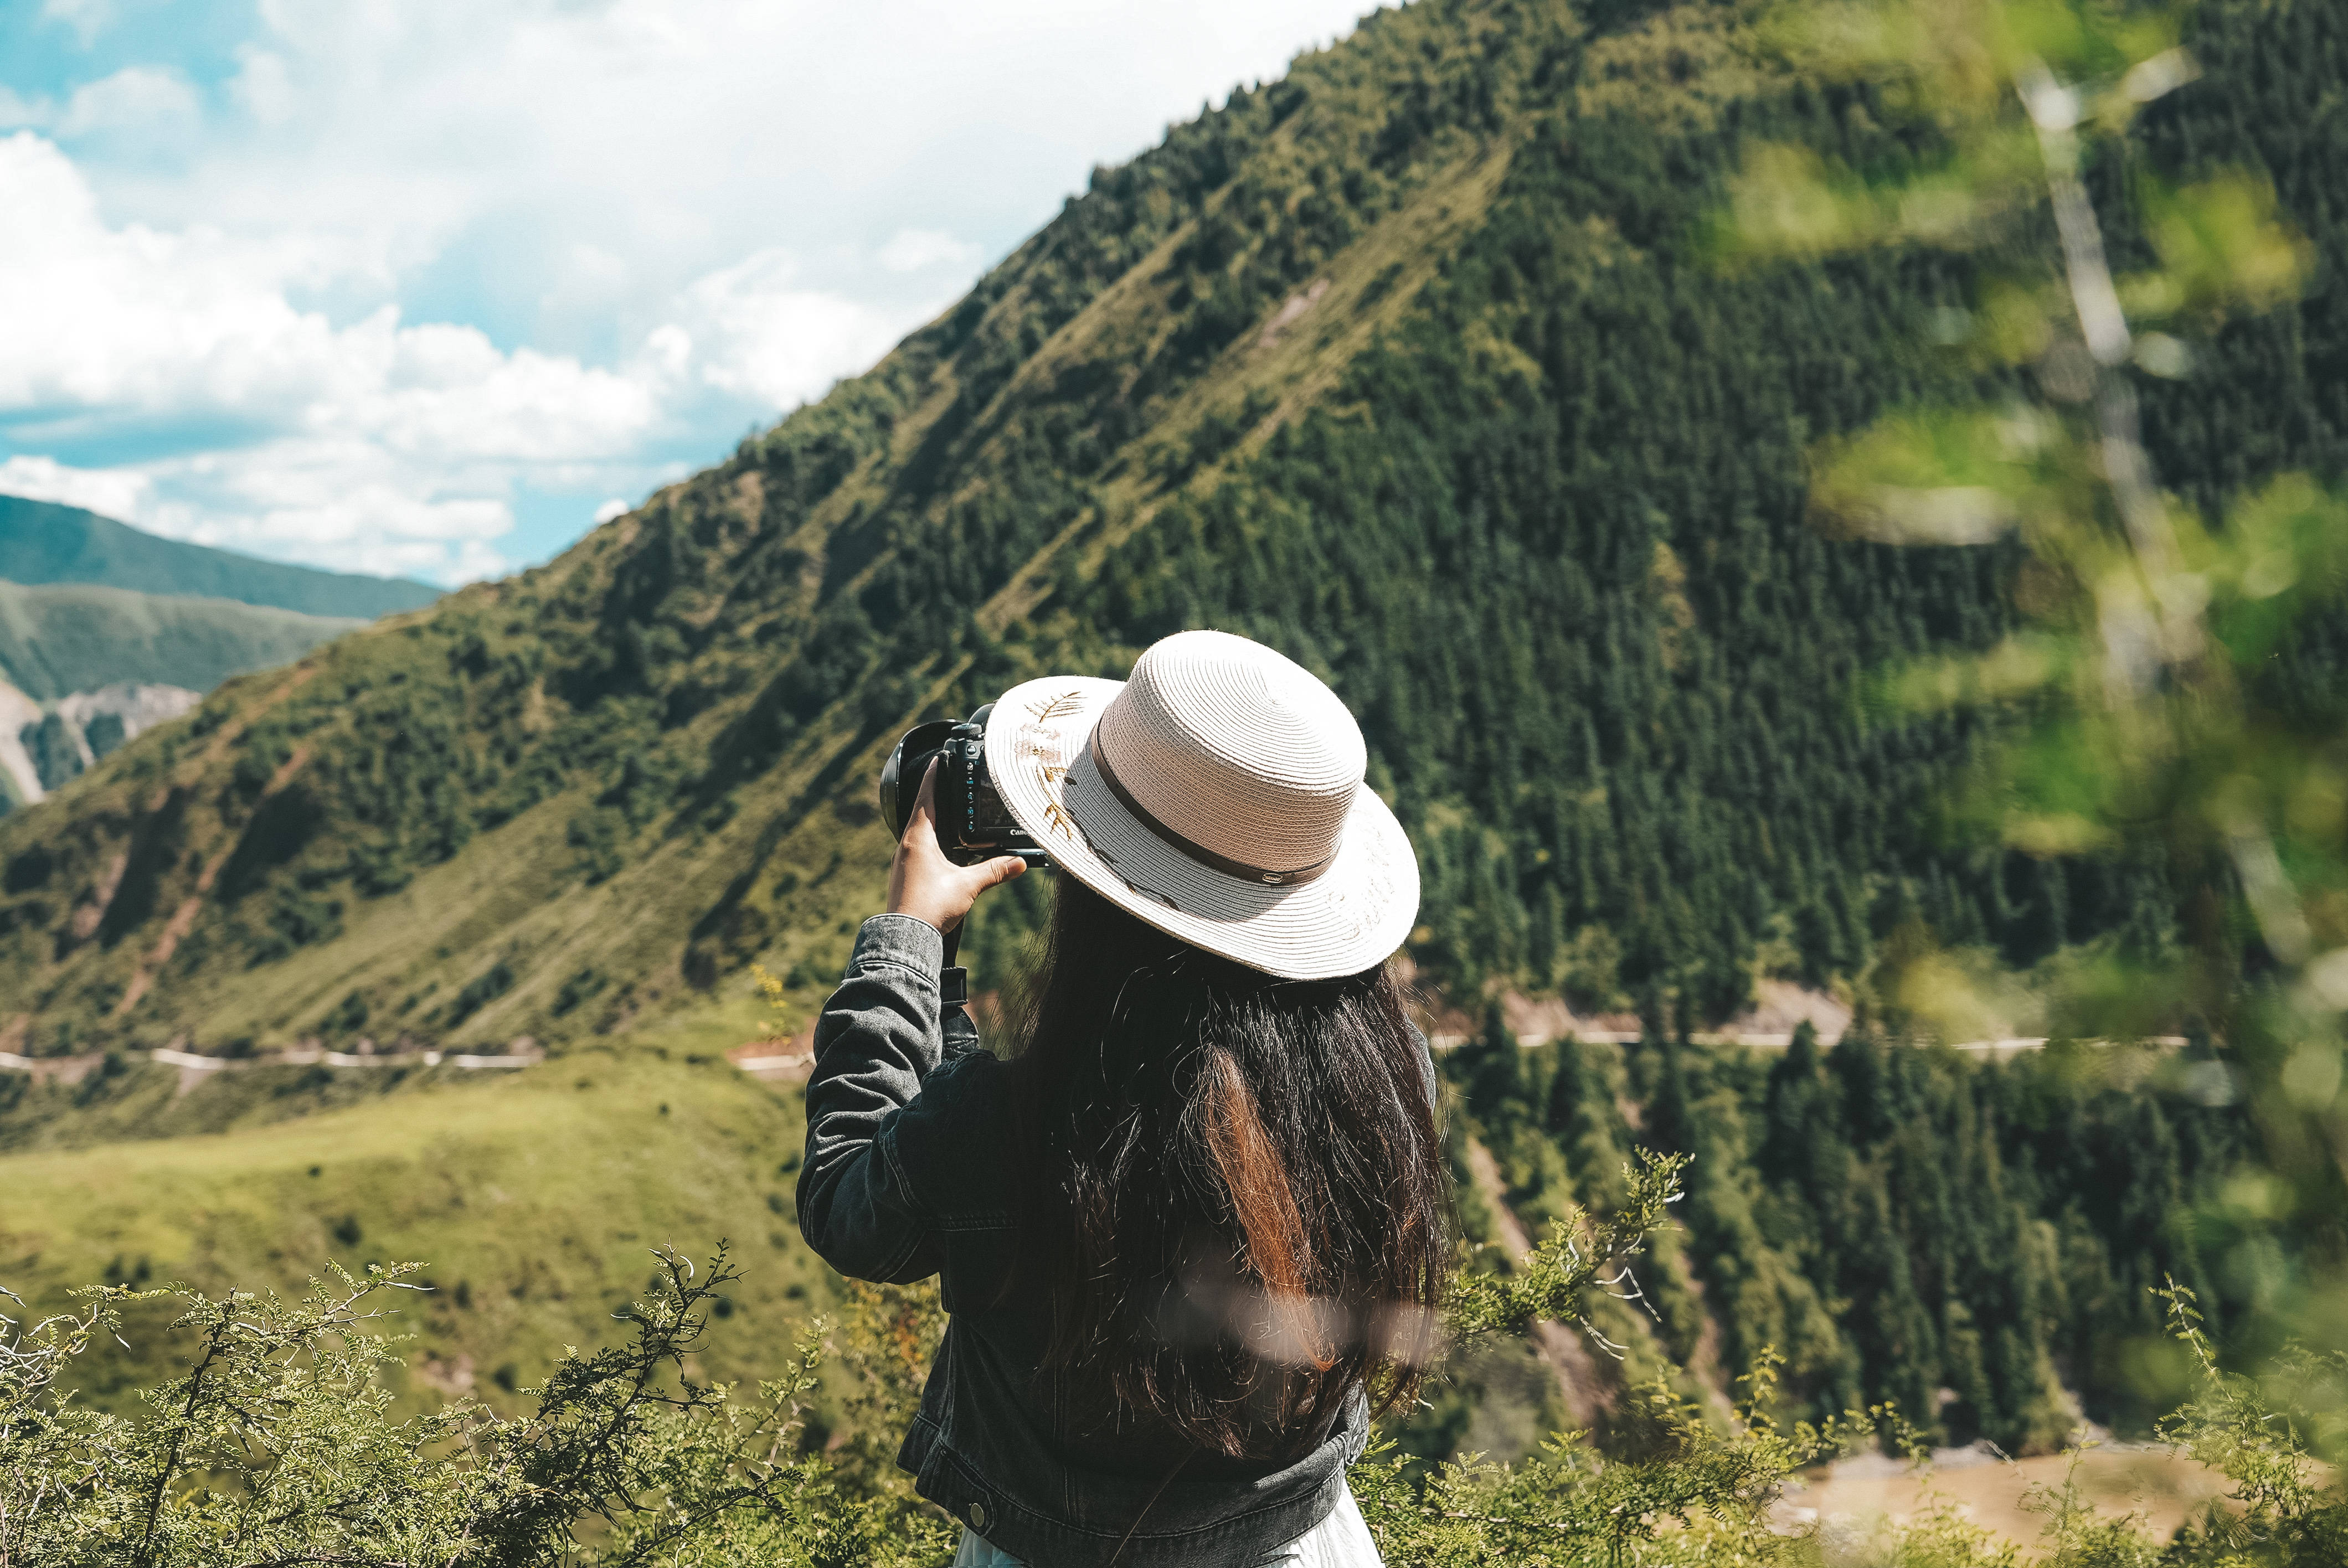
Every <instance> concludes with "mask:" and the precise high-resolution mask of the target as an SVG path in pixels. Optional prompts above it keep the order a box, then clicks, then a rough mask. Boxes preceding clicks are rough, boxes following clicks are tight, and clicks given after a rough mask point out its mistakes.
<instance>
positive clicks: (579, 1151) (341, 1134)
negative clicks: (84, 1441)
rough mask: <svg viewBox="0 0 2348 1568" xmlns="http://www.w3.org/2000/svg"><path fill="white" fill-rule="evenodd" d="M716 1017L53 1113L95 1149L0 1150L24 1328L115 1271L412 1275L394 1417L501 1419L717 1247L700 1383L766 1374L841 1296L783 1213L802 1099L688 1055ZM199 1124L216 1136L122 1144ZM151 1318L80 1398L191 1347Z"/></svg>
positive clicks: (4, 1246)
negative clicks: (656, 1030) (719, 1307)
mask: <svg viewBox="0 0 2348 1568" xmlns="http://www.w3.org/2000/svg"><path fill="white" fill-rule="evenodd" d="M725 1031H726V1020H725V1018H724V1017H723V1016H722V1015H719V1016H714V1017H713V1018H711V1019H708V1020H702V1021H701V1023H700V1026H699V1030H698V1031H696V1030H695V1029H694V1028H692V1027H690V1026H688V1027H685V1028H683V1029H680V1030H678V1031H677V1033H676V1035H675V1037H674V1038H664V1039H663V1040H656V1041H652V1042H639V1043H638V1045H637V1048H636V1049H634V1050H629V1051H625V1052H620V1051H613V1050H584V1051H580V1052H576V1053H573V1054H571V1055H567V1056H562V1057H559V1058H555V1059H552V1060H550V1061H544V1062H541V1063H539V1064H537V1065H535V1066H532V1067H530V1068H528V1069H524V1070H520V1071H512V1072H503V1073H496V1074H489V1073H458V1072H455V1071H451V1070H449V1069H446V1068H444V1069H440V1070H438V1071H434V1072H424V1073H415V1074H410V1075H408V1076H407V1079H406V1080H405V1081H402V1082H400V1083H397V1084H396V1085H390V1086H387V1087H385V1086H378V1085H377V1084H376V1083H374V1082H370V1081H368V1080H381V1079H383V1078H386V1077H387V1076H388V1074H387V1073H386V1071H384V1070H372V1069H367V1070H361V1069H352V1070H344V1071H338V1072H335V1073H334V1074H333V1075H332V1076H333V1082H332V1083H330V1084H322V1083H319V1082H316V1081H308V1082H304V1078H305V1077H309V1076H311V1075H314V1074H317V1073H318V1072H319V1071H320V1070H304V1069H254V1070H251V1071H246V1072H238V1073H222V1074H220V1075H218V1076H217V1077H216V1078H214V1079H213V1080H211V1081H208V1082H205V1083H202V1084H199V1085H198V1086H196V1087H195V1088H194V1089H192V1090H191V1091H189V1092H188V1093H187V1094H186V1095H184V1096H177V1097H174V1096H173V1094H172V1090H173V1089H174V1088H175V1087H176V1074H171V1073H170V1072H169V1071H168V1070H165V1069H160V1068H151V1069H150V1068H142V1069H139V1070H137V1072H136V1081H130V1082H127V1083H124V1084H122V1085H119V1086H117V1087H118V1098H116V1099H115V1100H114V1101H113V1102H112V1105H113V1107H114V1108H115V1109H116V1110H117V1114H115V1115H113V1116H108V1115H107V1114H106V1112H107V1111H108V1108H109V1107H108V1104H105V1103H95V1104H92V1105H88V1106H78V1107H72V1108H70V1109H67V1110H66V1111H65V1112H63V1113H62V1114H54V1115H51V1116H50V1117H48V1118H47V1119H46V1124H47V1126H48V1127H49V1129H50V1132H49V1142H50V1143H52V1144H56V1143H61V1142H65V1141H67V1138H68V1137H69V1136H70V1134H71V1133H72V1132H74V1131H75V1130H76V1129H78V1130H79V1131H80V1132H83V1133H85V1134H91V1135H95V1136H96V1137H98V1138H102V1139H103V1140H104V1141H92V1142H88V1143H83V1144H82V1145H81V1146H79V1147H57V1146H50V1147H37V1148H30V1149H22V1150H19V1151H18V1152H15V1153H7V1154H5V1155H0V1285H5V1286H8V1287H9V1288H10V1289H13V1290H15V1292H17V1293H18V1294H19V1295H20V1296H23V1297H24V1298H25V1301H26V1305H27V1306H28V1307H31V1308H32V1309H33V1310H34V1311H35V1312H36V1313H38V1312H41V1311H45V1310H52V1309H56V1308H59V1307H64V1306H66V1305H67V1303H68V1295H67V1293H68V1292H69V1291H71V1290H73V1289H75V1288H77V1287H79V1286H88V1285H95V1284H99V1283H106V1282H127V1283H130V1284H133V1285H138V1286H159V1285H161V1284H164V1283H166V1282H170V1281H174V1280H182V1281H186V1282H188V1283H190V1284H192V1285H195V1286H200V1287H201V1288H204V1289H206V1290H208V1291H211V1292H214V1293H218V1292H220V1291H222V1290H225V1289H227V1288H230V1287H232V1286H233V1287H237V1288H274V1289H278V1290H281V1291H282V1290H288V1289H293V1288H295V1287H298V1286H301V1284H302V1283H303V1281H304V1279H305V1278H306V1277H307V1276H309V1275H311V1274H313V1273H314V1272H316V1271H318V1270H320V1269H321V1268H323V1267H324V1265H325V1264H326V1263H327V1261H328V1260H330V1259H331V1260H333V1261H335V1262H338V1263H340V1264H342V1265H343V1266H345V1267H348V1268H350V1269H352V1270H353V1271H354V1272H356V1271H358V1270H360V1269H361V1268H362V1267H363V1266H365V1265H366V1264H369V1263H390V1262H395V1261H404V1260H420V1261H423V1262H425V1263H427V1264H428V1265H430V1269H429V1271H428V1272H427V1274H426V1275H425V1276H423V1277H424V1278H425V1280H426V1281H427V1282H428V1283H429V1284H430V1285H432V1286H434V1289H433V1291H432V1292H431V1293H430V1294H429V1295H422V1296H416V1297H414V1298H413V1300H412V1302H411V1303H410V1304H409V1305H408V1306H407V1311H406V1314H405V1323H404V1325H403V1326H402V1327H405V1329H406V1330H407V1332H410V1333H413V1334H414V1335H415V1336H416V1343H415V1344H414V1346H413V1347H411V1348H410V1350H409V1351H408V1353H407V1366H406V1368H404V1369H403V1371H402V1374H401V1376H400V1378H398V1383H399V1388H400V1392H401V1394H402V1397H403V1402H404V1403H407V1404H409V1405H411V1406H422V1405H427V1404H432V1403H437V1402H438V1401H439V1400H440V1399H443V1398H445V1397H447V1396H449V1395H453V1394H456V1393H460V1392H467V1391H469V1392H474V1393H478V1394H479V1395H481V1396H482V1397H483V1398H486V1399H490V1400H492V1401H493V1402H496V1403H499V1404H500V1405H505V1406H511V1405H513V1404H515V1403H518V1401H513V1400H511V1399H510V1394H511V1392H512V1390H513V1389H516V1388H519V1387H520V1386H522V1385H525V1384H528V1383H530V1382H533V1381H536V1380H537V1379H539V1378H541V1377H542V1376H543V1375H544V1373H545V1371H546V1369H547V1368H548V1367H549V1366H550V1365H551V1363H552V1361H553V1360H554V1358H557V1357H559V1356H560V1355H561V1351H562V1348H563V1347H564V1346H565V1345H576V1346H579V1347H581V1348H592V1347H593V1346H597V1345H601V1344H604V1343H607V1342H610V1341H612V1340H614V1339H616V1338H618V1337H621V1335H622V1333H623V1328H622V1325H621V1324H620V1323H619V1322H618V1321H615V1320H614V1318H613V1313H614V1312H616V1311H620V1310H622V1309H623V1307H625V1305H626V1304H627V1303H628V1302H630V1301H631V1300H632V1299H633V1298H635V1297H637V1296H641V1295H642V1294H643V1292H644V1287H645V1283H646V1276H647V1272H648V1270H649V1267H650V1261H651V1260H650V1258H649V1257H648V1256H647V1249H649V1248H651V1247H654V1246H656V1245H662V1244H664V1243H673V1244H675V1245H677V1246H678V1247H680V1248H682V1249H684V1250H685V1251H687V1252H689V1253H692V1254H694V1255H706V1254H708V1253H709V1252H710V1251H711V1250H712V1249H713V1248H714V1247H715V1246H716V1245H717V1244H718V1242H719V1241H720V1240H726V1241H729V1242H731V1243H732V1245H733V1250H734V1255H735V1258H736V1262H737V1263H738V1265H739V1266H740V1267H741V1270H742V1278H741V1280H740V1282H739V1284H738V1285H737V1286H735V1287H734V1288H733V1289H732V1290H731V1291H730V1292H729V1295H728V1306H727V1307H726V1310H725V1312H724V1317H725V1319H726V1320H725V1321H722V1322H720V1323H719V1324H718V1325H717V1330H718V1331H717V1332H716V1333H715V1334H713V1335H712V1337H711V1341H710V1345H711V1353H710V1355H709V1356H708V1357H707V1358H705V1364H704V1365H703V1367H702V1370H703V1371H705V1372H706V1373H708V1374H709V1375H712V1376H716V1377H722V1378H738V1377H746V1376H756V1375H757V1374H759V1373H762V1372H763V1373H769V1374H771V1373H772V1372H773V1371H774V1370H775V1368H777V1367H778V1366H779V1365H780V1362H781V1359H782V1358H783V1357H784V1356H785V1355H786V1354H787V1353H788V1341H789V1337H790V1335H791V1333H792V1331H793V1329H794V1328H795V1327H797V1326H798V1324H799V1323H801V1322H803V1321H804V1320H805V1319H806V1318H808V1317H811V1316H813V1315H814V1314H815V1313H817V1312H819V1311H820V1310H822V1309H823V1307H825V1306H826V1305H828V1304H829V1301H830V1300H831V1297H832V1292H833V1290H834V1289H835V1288H836V1287H835V1286H834V1285H833V1284H832V1283H830V1282H829V1275H828V1273H827V1271H826V1270H825V1269H824V1267H823V1266H822V1265H821V1264H819V1263H818V1262H817V1261H816V1260H815V1258H814V1257H813V1255H811V1254H809V1253H808V1251H807V1250H806V1248H805V1247H804V1246H803V1245H801V1244H800V1242H799V1239H798V1232H797V1229H796V1226H795V1223H794V1220H793V1217H792V1214H791V1183H792V1174H791V1173H792V1172H793V1171H795V1170H796V1168H797V1165H798V1152H799V1147H800V1143H801V1135H802V1129H803V1126H804V1123H803V1121H802V1119H801V1112H800V1109H799V1106H798V1096H797V1093H796V1091H793V1090H790V1089H787V1088H781V1087H769V1086H767V1085H765V1084H762V1083H759V1082H757V1081H754V1080H752V1079H751V1078H749V1077H747V1075H745V1074H744V1073H742V1072H741V1071H738V1070H737V1069H736V1068H735V1067H733V1066H732V1065H731V1064H730V1063H728V1062H727V1061H725V1060H724V1058H723V1057H722V1055H720V1054H719V1051H718V1049H708V1050H703V1049H689V1048H690V1047H693V1046H696V1045H706V1044H707V1043H709V1042H708V1041H705V1040H698V1039H696V1038H695V1035H696V1032H698V1033H702V1034H709V1035H711V1036H712V1037H713V1039H714V1038H722V1037H723V1036H724V1034H725ZM744 1038H748V1031H747V1030H736V1031H734V1032H733V1033H732V1035H731V1038H730V1039H726V1043H727V1044H731V1043H734V1042H735V1041H736V1040H741V1039H744ZM719 1049H722V1047H721V1048H719ZM273 1078H274V1080H275V1081H271V1080H272V1079H273ZM159 1080H160V1081H159ZM353 1081H357V1082H356V1083H354V1082H353ZM67 1096H68V1097H70V1091H67ZM350 1096H364V1098H355V1099H349V1098H347V1097H350ZM337 1097H345V1099H346V1102H342V1103H336V1102H335V1100H336V1099H337ZM208 1102H209V1103H208ZM133 1106H143V1107H144V1108H145V1111H146V1112H147V1114H146V1115H145V1116H144V1117H143V1118H141V1117H138V1116H134V1115H131V1114H129V1113H128V1112H129V1108H130V1107H133ZM20 1109H22V1108H21V1107H20ZM304 1112H307V1113H304ZM206 1117H213V1118H225V1122H226V1125H225V1126H223V1127H221V1129H220V1130H218V1131H207V1132H178V1133H176V1134H175V1135H170V1136H160V1137H154V1136H129V1137H124V1136H120V1134H122V1133H125V1132H134V1131H136V1130H139V1129H141V1128H153V1129H159V1130H168V1129H170V1128H171V1127H173V1126H184V1125H191V1124H194V1123H197V1122H201V1120H202V1119H204V1118H206ZM167 1321H168V1316H167V1315H164V1314H162V1313H161V1309H160V1307H153V1308H149V1309H147V1310H145V1311H143V1312H134V1313H133V1314H132V1315H131V1320H130V1329H129V1332H128V1334H127V1335H126V1337H127V1338H128V1340H129V1348H128V1349H122V1348H115V1349H113V1350H112V1351H110V1352H109V1353H107V1354H103V1355H100V1356H98V1357H94V1358H92V1359H91V1361H90V1363H89V1365H88V1368H87V1370H86V1374H85V1376H86V1378H87V1381H86V1383H85V1390H86V1393H87V1394H88V1397H90V1398H92V1399H95V1400H97V1401H98V1403H100V1404H101V1405H106V1404H120V1403H123V1402H125V1401H127V1400H128V1399H129V1391H130V1390H132V1389H136V1388H138V1387H140V1386H144V1385H147V1384H151V1383H154V1382H157V1381H160V1380H161V1378H164V1377H167V1376H169V1375H170V1372H171V1371H172V1370H174V1369H176V1367H177V1365H178V1363H179V1361H180V1356H181V1353H182V1351H183V1350H184V1347H183V1346H181V1345H180V1344H179V1343H178V1340H177V1339H176V1338H175V1337H174V1336H173V1335H172V1334H171V1333H170V1332H169V1331H168V1329H167V1326H166V1325H167Z"/></svg>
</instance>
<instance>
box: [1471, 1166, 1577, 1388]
mask: <svg viewBox="0 0 2348 1568" xmlns="http://www.w3.org/2000/svg"><path fill="white" fill-rule="evenodd" d="M1468 1175H1469V1176H1470V1177H1471V1178H1473V1179H1474V1181H1475V1183H1476V1190H1477V1192H1478V1193H1480V1194H1483V1198H1484V1202H1485V1203H1486V1204H1488V1205H1489V1206H1490V1208H1491V1210H1492V1221H1493V1228H1494V1229H1495V1230H1497V1231H1498V1233H1499V1242H1500V1245H1502V1246H1503V1247H1505V1248H1507V1249H1508V1254H1509V1258H1510V1259H1511V1260H1512V1261H1514V1262H1518V1263H1521V1262H1523V1261H1524V1260H1525V1258H1526V1257H1527V1256H1529V1255H1530V1254H1531V1252H1532V1250H1533V1244H1532V1238H1531V1237H1529V1236H1528V1235H1526V1234H1525V1227H1524V1225H1523V1224H1522V1223H1521V1222H1519V1220H1518V1218H1517V1216H1516V1214H1515V1212H1514V1211H1513V1210H1511V1209H1510V1208H1509V1199H1508V1184H1506V1183H1504V1182H1502V1181H1501V1180H1500V1166H1499V1163H1498V1161H1496V1160H1494V1159H1493V1158H1492V1152H1491V1151H1490V1150H1489V1149H1487V1148H1486V1147H1484V1145H1483V1144H1482V1143H1478V1142H1477V1141H1476V1140H1475V1139H1473V1138H1471V1139H1469V1140H1468ZM1533 1348H1534V1350H1535V1351H1536V1352H1538V1353H1539V1354H1540V1358H1541V1360H1542V1362H1543V1363H1544V1364H1545V1365H1547V1366H1548V1368H1549V1369H1550V1374H1551V1375H1552V1376H1553V1377H1555V1378H1557V1390H1558V1393H1559V1394H1560V1396H1561V1397H1562V1398H1563V1399H1564V1400H1565V1409H1566V1413H1567V1414H1568V1415H1570V1416H1571V1417H1572V1418H1573V1424H1574V1425H1575V1426H1578V1427H1587V1426H1589V1425H1591V1423H1592V1422H1594V1421H1596V1420H1597V1419H1598V1415H1599V1412H1600V1411H1601V1410H1603V1409H1606V1408H1607V1407H1608V1406H1609V1405H1610V1404H1612V1400H1611V1399H1609V1398H1608V1397H1607V1390H1606V1386H1605V1384H1604V1382H1603V1381H1602V1380H1601V1378H1599V1376H1598V1364H1597V1363H1596V1362H1594V1361H1592V1360H1591V1358H1590V1347H1589V1346H1587V1345H1585V1344H1583V1343H1582V1342H1581V1336H1580V1335H1578V1334H1576V1333H1575V1332H1574V1331H1573V1330H1572V1329H1570V1328H1568V1327H1565V1325H1563V1324H1562V1323H1536V1324H1534V1325H1533Z"/></svg>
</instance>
